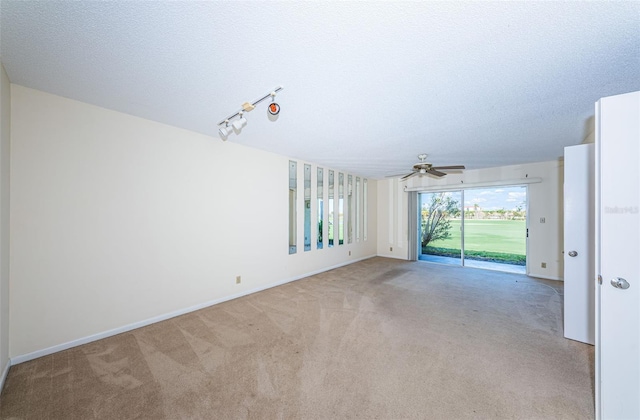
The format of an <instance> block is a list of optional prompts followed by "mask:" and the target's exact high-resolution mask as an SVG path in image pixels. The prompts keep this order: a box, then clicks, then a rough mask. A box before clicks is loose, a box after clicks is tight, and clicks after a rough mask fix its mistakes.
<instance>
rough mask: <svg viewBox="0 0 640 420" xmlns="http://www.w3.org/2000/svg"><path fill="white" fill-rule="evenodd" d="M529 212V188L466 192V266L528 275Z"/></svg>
mask: <svg viewBox="0 0 640 420" xmlns="http://www.w3.org/2000/svg"><path fill="white" fill-rule="evenodd" d="M526 212H527V187H526V186H517V187H492V188H476V189H469V190H465V192H464V259H465V263H464V265H466V266H470V267H478V268H491V269H496V270H505V269H509V271H516V272H520V271H521V272H523V273H524V272H525V271H526V270H525V266H526V262H527V257H526V256H527V213H526ZM509 266H513V267H511V268H510V267H509ZM518 268H520V270H517V269H518Z"/></svg>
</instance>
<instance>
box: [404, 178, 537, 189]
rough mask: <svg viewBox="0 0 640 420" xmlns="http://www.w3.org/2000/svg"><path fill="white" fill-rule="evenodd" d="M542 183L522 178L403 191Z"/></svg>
mask: <svg viewBox="0 0 640 420" xmlns="http://www.w3.org/2000/svg"><path fill="white" fill-rule="evenodd" d="M540 182H542V178H522V179H510V180H504V181H487V182H469V183H466V184H465V183H460V184H454V185H451V184H449V185H432V186H428V187H411V188H409V187H405V188H404V191H406V192H409V191H418V192H427V191H458V190H461V189H467V188H480V187H494V186H496V187H498V186H499V187H508V186H512V185H526V184H538V183H540Z"/></svg>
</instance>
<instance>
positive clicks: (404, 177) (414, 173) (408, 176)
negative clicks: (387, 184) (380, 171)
mask: <svg viewBox="0 0 640 420" xmlns="http://www.w3.org/2000/svg"><path fill="white" fill-rule="evenodd" d="M418 174H419V172H411V173H410V174H406V175H405V176H403V177H402V178H400V181H404V180H406V179H409V178H411V177H412V176H414V175H418Z"/></svg>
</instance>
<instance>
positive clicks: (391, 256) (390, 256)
mask: <svg viewBox="0 0 640 420" xmlns="http://www.w3.org/2000/svg"><path fill="white" fill-rule="evenodd" d="M376 256H377V257H383V258H393V259H396V260H402V261H409V260H408V259H407V257H400V256H398V255H387V254H378V255H376Z"/></svg>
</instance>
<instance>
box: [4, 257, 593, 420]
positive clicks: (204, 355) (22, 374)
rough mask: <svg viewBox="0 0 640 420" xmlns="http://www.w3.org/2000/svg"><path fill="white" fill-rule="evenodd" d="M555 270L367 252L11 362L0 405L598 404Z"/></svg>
mask: <svg viewBox="0 0 640 420" xmlns="http://www.w3.org/2000/svg"><path fill="white" fill-rule="evenodd" d="M561 306H562V283H560V282H553V281H544V280H538V279H532V278H529V277H526V276H524V275H519V274H508V273H499V272H491V271H482V270H477V269H472V268H462V267H449V266H444V265H437V264H430V263H424V262H415V263H412V262H406V261H399V260H391V259H385V258H373V259H370V260H366V261H362V262H359V263H355V264H352V265H350V266H347V267H343V268H339V269H336V270H332V271H329V272H326V273H323V274H319V275H316V276H313V277H310V278H307V279H304V280H300V281H296V282H293V283H289V284H286V285H284V286H280V287H276V288H272V289H269V290H266V291H263V292H260V293H256V294H253V295H251V296H246V297H243V298H240V299H236V300H233V301H229V302H226V303H223V304H219V305H216V306H213V307H210V308H207V309H203V310H200V311H198V312H194V313H191V314H187V315H184V316H180V317H177V318H173V319H171V320H168V321H164V322H161V323H158V324H154V325H151V326H148V327H145V328H141V329H138V330H135V331H132V332H129V333H125V334H121V335H118V336H115V337H111V338H107V339H104V340H101V341H98V342H95V343H90V344H87V345H84V346H81V347H76V348H73V349H70V350H67V351H64V352H60V353H57V354H53V355H50V356H46V357H42V358H40V359H37V360H33V361H31V362H26V363H22V364H19V365H16V366H13V367H12V368H11V370H10V372H9V375H8V378H7V381H6V384H5V388H4V391H3V393H2V395H1V397H0V417H1V418H5V419H6V418H24V419H40V418H43V419H44V418H51V419H92V418H101V419H133V418H136V419H191V418H193V419H245V418H249V419H280V418H285V419H346V418H350V419H353V418H358V419H403V418H411V419H454V418H455V419H462V418H491V419H495V418H521V419H534V418H535V419H547V418H548V419H558V418H580V419H584V418H593V417H594V407H593V347H592V346H589V345H586V344H582V343H578V342H574V341H570V340H566V339H564V338H563V336H562V335H563V334H562V307H561Z"/></svg>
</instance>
